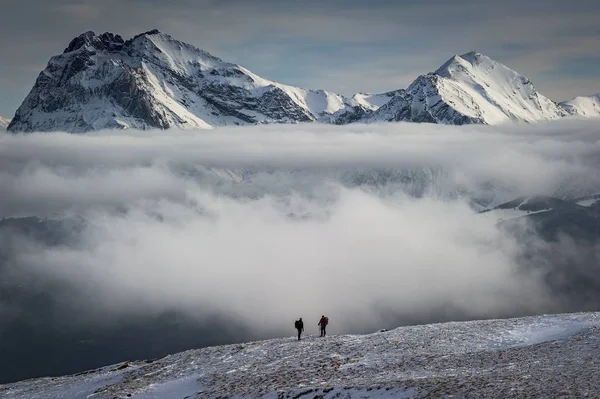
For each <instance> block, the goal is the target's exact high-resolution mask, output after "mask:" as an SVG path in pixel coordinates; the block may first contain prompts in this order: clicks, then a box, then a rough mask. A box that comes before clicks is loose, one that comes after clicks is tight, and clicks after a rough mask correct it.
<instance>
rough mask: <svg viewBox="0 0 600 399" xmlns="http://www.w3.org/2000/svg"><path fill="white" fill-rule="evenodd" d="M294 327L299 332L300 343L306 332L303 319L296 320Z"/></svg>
mask: <svg viewBox="0 0 600 399" xmlns="http://www.w3.org/2000/svg"><path fill="white" fill-rule="evenodd" d="M294 327H296V330H298V341H300V336H301V335H302V331H304V323H303V322H302V317H301V318H300V320H296V321H295V322H294Z"/></svg>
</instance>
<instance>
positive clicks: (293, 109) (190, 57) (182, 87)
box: [9, 30, 356, 132]
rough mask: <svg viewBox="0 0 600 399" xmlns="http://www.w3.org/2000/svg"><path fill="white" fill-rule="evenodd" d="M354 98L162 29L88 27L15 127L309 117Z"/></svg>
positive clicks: (202, 124) (79, 128) (41, 81)
mask: <svg viewBox="0 0 600 399" xmlns="http://www.w3.org/2000/svg"><path fill="white" fill-rule="evenodd" d="M348 105H356V102H355V101H353V100H351V99H347V98H345V97H343V96H340V95H337V94H333V93H329V92H326V91H324V90H307V89H301V88H297V87H292V86H288V85H283V84H279V83H276V82H272V81H270V80H267V79H263V78H261V77H260V76H257V75H256V74H254V73H252V72H250V71H249V70H247V69H245V68H243V67H241V66H239V65H236V64H232V63H228V62H225V61H222V60H221V59H219V58H217V57H214V56H212V55H211V54H209V53H207V52H205V51H202V50H200V49H197V48H195V47H193V46H191V45H188V44H185V43H182V42H179V41H177V40H175V39H173V38H172V37H170V36H169V35H166V34H164V33H161V32H159V31H156V30H154V31H150V32H146V33H143V34H140V35H137V36H135V37H134V38H132V39H130V40H127V41H124V40H123V39H122V38H121V37H120V36H118V35H113V34H111V33H104V34H102V35H100V36H96V35H95V34H94V33H93V32H87V33H84V34H82V35H80V36H79V37H77V38H75V39H73V41H72V42H71V43H70V44H69V46H68V47H67V48H66V49H65V51H64V53H63V54H61V55H58V56H55V57H52V58H51V60H50V62H49V63H48V66H47V67H46V69H45V70H44V71H42V73H41V74H40V75H39V77H38V79H37V81H36V83H35V86H34V87H33V89H32V90H31V92H30V93H29V95H28V96H27V98H26V99H25V101H24V102H23V104H22V105H21V106H20V107H19V109H18V110H17V112H16V115H15V117H14V118H13V121H12V123H11V124H10V125H9V130H10V131H13V132H17V131H27V132H30V131H53V130H65V131H70V132H85V131H89V130H99V129H104V128H138V129H147V128H162V129H166V128H169V127H181V128H211V127H214V126H223V125H245V124H256V123H271V122H285V123H290V122H310V121H314V120H316V119H317V118H319V117H320V116H322V115H324V114H328V113H334V112H336V111H338V110H340V109H342V108H344V107H346V106H348Z"/></svg>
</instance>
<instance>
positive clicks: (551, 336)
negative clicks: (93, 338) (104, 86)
mask: <svg viewBox="0 0 600 399" xmlns="http://www.w3.org/2000/svg"><path fill="white" fill-rule="evenodd" d="M599 345H600V313H576V314H563V315H544V316H532V317H525V318H519V319H507V320H488V321H471V322H452V323H441V324H430V325H423V326H409V327H401V328H398V329H396V330H392V331H387V332H379V333H374V334H368V335H342V336H330V337H327V338H319V337H316V336H309V337H306V338H305V339H303V340H302V341H300V342H298V341H297V340H296V339H295V338H293V337H289V338H279V339H273V340H268V341H261V342H249V343H244V344H234V345H226V346H218V347H211V348H203V349H198V350H189V351H186V352H181V353H177V354H173V355H170V356H167V357H165V358H163V359H160V360H156V361H152V362H149V361H148V362H144V361H140V362H129V363H127V364H126V367H123V365H117V366H110V367H104V368H100V369H97V370H93V371H90V372H87V373H80V374H78V375H74V376H66V377H57V378H42V379H36V380H28V381H23V382H18V383H13V384H7V385H0V397H2V398H6V399H17V398H41V399H54V398H94V399H96V398H97V399H100V398H129V397H131V398H137V399H141V398H153V399H164V398H189V399H191V398H215V397H222V398H223V397H227V398H265V399H266V398H273V399H279V398H391V397H394V398H421V397H445V396H447V395H450V394H452V395H454V396H453V397H503V398H512V397H519V398H520V397H524V396H527V397H532V396H533V397H548V398H558V397H565V398H567V397H568V398H572V397H600V392H599V391H598V386H597V382H598V381H600V367H598V363H599V362H600V361H599V360H598V357H599V355H600V346H599ZM119 366H121V367H119ZM119 368H121V369H120V370H119Z"/></svg>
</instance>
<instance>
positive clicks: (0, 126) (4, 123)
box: [0, 116, 10, 131]
mask: <svg viewBox="0 0 600 399" xmlns="http://www.w3.org/2000/svg"><path fill="white" fill-rule="evenodd" d="M9 123H10V120H8V119H6V118H3V117H1V116H0V131H2V130H6V128H7V127H8V124H9Z"/></svg>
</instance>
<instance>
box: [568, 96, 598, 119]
mask: <svg viewBox="0 0 600 399" xmlns="http://www.w3.org/2000/svg"><path fill="white" fill-rule="evenodd" d="M560 106H561V107H562V108H563V109H564V110H565V111H566V112H567V113H568V114H569V115H575V116H586V117H598V116H600V93H598V94H593V95H591V96H579V97H575V98H574V99H572V100H569V101H564V102H562V103H560Z"/></svg>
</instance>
